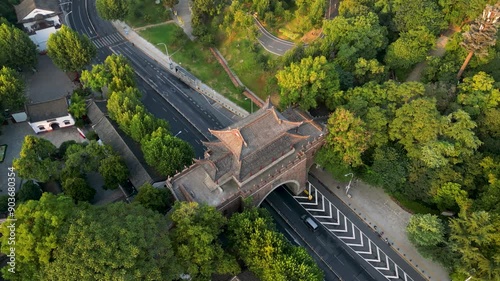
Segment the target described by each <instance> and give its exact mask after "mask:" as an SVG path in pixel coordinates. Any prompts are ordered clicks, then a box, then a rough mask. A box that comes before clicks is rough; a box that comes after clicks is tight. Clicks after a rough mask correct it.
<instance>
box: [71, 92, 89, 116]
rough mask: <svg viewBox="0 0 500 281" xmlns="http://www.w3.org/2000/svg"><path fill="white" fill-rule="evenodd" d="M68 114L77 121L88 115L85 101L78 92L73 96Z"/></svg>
mask: <svg viewBox="0 0 500 281" xmlns="http://www.w3.org/2000/svg"><path fill="white" fill-rule="evenodd" d="M68 112H69V113H70V114H71V115H72V116H73V117H75V118H76V119H80V118H82V117H83V116H84V115H86V114H87V104H86V102H85V99H84V98H83V97H82V96H80V95H79V94H78V93H76V92H75V93H73V94H72V95H71V104H70V105H69V108H68Z"/></svg>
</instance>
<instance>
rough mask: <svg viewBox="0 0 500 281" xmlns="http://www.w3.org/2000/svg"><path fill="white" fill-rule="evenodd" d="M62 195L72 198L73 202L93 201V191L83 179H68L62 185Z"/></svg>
mask: <svg viewBox="0 0 500 281" xmlns="http://www.w3.org/2000/svg"><path fill="white" fill-rule="evenodd" d="M62 189H63V191H64V194H65V195H67V196H69V197H71V198H73V200H75V202H78V201H90V200H92V199H94V196H95V193H96V191H95V189H93V188H92V187H90V186H89V185H88V183H87V181H86V180H85V179H83V178H68V179H66V180H65V181H64V182H63V183H62Z"/></svg>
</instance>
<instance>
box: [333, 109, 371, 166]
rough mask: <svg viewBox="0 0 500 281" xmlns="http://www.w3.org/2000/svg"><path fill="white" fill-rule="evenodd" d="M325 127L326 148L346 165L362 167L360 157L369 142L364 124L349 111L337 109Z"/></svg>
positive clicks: (368, 134)
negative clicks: (326, 133)
mask: <svg viewBox="0 0 500 281" xmlns="http://www.w3.org/2000/svg"><path fill="white" fill-rule="evenodd" d="M327 127H328V135H327V136H326V148H327V149H330V150H332V151H333V152H334V153H337V154H338V156H340V158H341V159H342V160H343V161H344V162H345V163H346V164H348V165H352V166H359V165H362V164H363V161H362V160H361V155H362V154H363V152H364V151H365V150H366V149H367V148H368V143H369V140H370V133H369V132H368V131H367V130H366V128H365V123H364V122H363V121H362V120H361V119H360V118H359V117H356V116H355V115H354V114H352V112H350V111H349V110H346V109H344V108H337V110H335V112H333V113H332V115H331V116H330V118H328V125H327Z"/></svg>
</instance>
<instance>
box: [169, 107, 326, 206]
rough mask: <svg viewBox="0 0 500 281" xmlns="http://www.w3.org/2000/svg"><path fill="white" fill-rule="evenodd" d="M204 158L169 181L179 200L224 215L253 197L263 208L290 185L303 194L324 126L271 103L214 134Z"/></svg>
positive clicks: (295, 111)
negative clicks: (272, 194) (268, 198)
mask: <svg viewBox="0 0 500 281" xmlns="http://www.w3.org/2000/svg"><path fill="white" fill-rule="evenodd" d="M210 132H211V133H212V134H213V135H214V136H215V137H216V138H217V140H216V141H212V142H206V143H204V145H205V146H206V147H207V150H206V151H205V156H204V159H202V160H195V163H194V164H193V165H191V166H190V167H189V168H186V169H185V170H183V171H182V172H180V173H178V174H176V175H175V176H173V177H171V178H169V179H167V182H166V185H167V187H168V188H170V189H171V190H172V193H173V194H174V196H175V197H176V199H177V200H181V201H196V202H199V203H206V204H208V205H211V206H214V207H217V208H218V209H219V210H220V211H223V212H224V213H231V212H234V211H236V210H238V209H239V208H240V207H241V205H242V202H243V199H246V198H248V197H251V198H252V200H253V202H254V204H255V205H259V204H260V203H261V202H262V201H263V200H264V198H265V197H266V196H267V195H268V194H269V193H270V192H271V191H273V190H274V189H275V188H277V187H278V186H280V185H283V184H286V185H287V186H288V187H289V189H290V190H291V191H292V192H293V193H295V194H298V193H300V192H302V191H303V190H304V188H305V186H306V182H307V172H308V170H309V168H310V167H311V165H312V164H313V161H314V159H313V157H314V153H315V152H316V151H317V150H318V149H319V148H320V147H321V145H322V144H323V142H324V128H323V127H322V126H321V125H319V124H317V123H316V122H315V121H313V120H312V118H311V117H310V116H309V115H308V114H306V113H304V112H301V111H299V110H296V109H288V110H286V111H285V112H283V113H282V114H280V113H279V112H278V111H276V109H275V108H274V106H272V105H271V104H270V103H269V101H267V102H266V103H265V104H264V106H263V107H262V108H261V109H259V110H258V111H257V112H255V113H253V114H251V115H249V116H248V117H246V118H245V119H242V120H240V121H238V122H237V123H235V124H233V125H232V126H230V127H228V128H226V129H223V130H211V131H210Z"/></svg>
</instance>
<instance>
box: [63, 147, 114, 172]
mask: <svg viewBox="0 0 500 281" xmlns="http://www.w3.org/2000/svg"><path fill="white" fill-rule="evenodd" d="M112 155H114V153H113V149H112V148H111V146H109V145H100V144H99V143H98V142H97V141H95V140H92V141H90V142H89V143H88V144H85V145H79V144H73V145H71V146H70V147H69V148H68V149H67V150H66V161H65V169H69V168H74V169H76V170H78V171H80V173H82V174H85V173H89V172H96V171H97V170H98V169H99V167H100V166H101V161H102V160H103V159H105V158H107V157H110V156H112Z"/></svg>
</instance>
